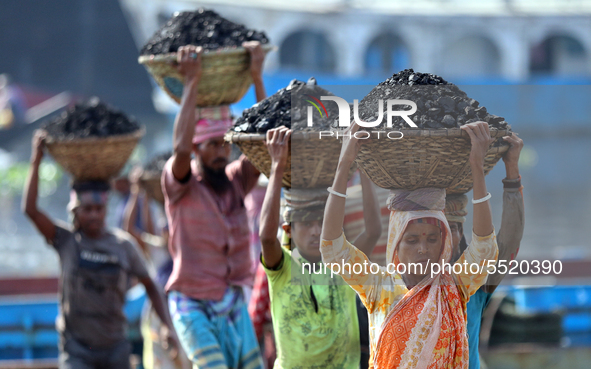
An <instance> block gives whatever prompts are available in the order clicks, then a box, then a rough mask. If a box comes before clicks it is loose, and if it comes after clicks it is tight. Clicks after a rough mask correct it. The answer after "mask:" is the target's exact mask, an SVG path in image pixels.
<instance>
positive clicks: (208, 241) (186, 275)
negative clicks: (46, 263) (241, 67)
mask: <svg viewBox="0 0 591 369" xmlns="http://www.w3.org/2000/svg"><path fill="white" fill-rule="evenodd" d="M244 46H245V47H246V48H247V49H248V50H249V52H250V55H251V68H250V71H251V74H252V77H253V80H254V82H255V89H256V94H257V99H258V100H261V99H263V98H264V88H263V84H262V78H261V70H262V64H263V60H264V53H263V51H262V49H261V47H260V45H258V43H255V44H252V43H251V44H246V45H244ZM177 61H178V64H179V67H178V68H179V72H180V73H181V74H182V75H183V76H184V79H185V80H184V82H185V85H184V86H185V87H184V90H183V97H182V101H181V109H180V111H179V114H178V115H177V117H176V121H175V124H174V137H173V140H174V141H173V147H174V154H173V156H172V157H171V159H170V160H169V161H168V162H167V163H166V165H165V167H164V171H163V174H162V188H163V192H164V197H165V208H166V216H167V218H168V224H169V227H170V236H169V249H170V254H171V256H172V259H173V264H174V266H173V270H172V274H171V275H170V278H169V280H168V283H167V285H166V291H167V292H168V301H169V306H170V313H171V316H172V321H173V324H174V326H175V329H176V331H177V332H178V335H179V340H180V342H181V344H182V346H183V348H184V350H185V352H186V353H187V355H188V356H189V359H191V361H192V363H193V366H194V367H198V368H216V369H217V368H219V369H222V368H223V369H226V368H242V369H253V368H262V367H263V363H262V360H261V355H260V352H259V347H258V344H257V340H256V336H255V333H254V330H253V328H252V323H251V321H250V318H249V316H248V310H247V306H246V303H245V301H244V292H243V287H246V286H250V285H251V284H252V280H253V275H252V263H253V261H252V258H251V254H250V245H249V238H250V237H249V230H248V220H247V214H246V208H245V206H244V197H245V196H246V194H248V192H249V191H250V190H251V189H252V188H253V187H254V186H255V185H256V183H257V180H258V177H259V175H260V173H259V172H258V170H256V168H255V167H254V166H253V165H252V164H251V163H250V162H249V161H248V160H247V159H246V157H244V156H242V157H240V158H239V159H238V160H236V161H234V162H232V163H228V158H229V156H230V146H229V145H228V144H227V143H226V142H225V141H224V139H223V136H224V133H225V132H226V131H227V130H228V128H229V127H230V125H231V123H232V122H231V120H230V110H229V107H228V106H218V107H212V108H198V109H195V104H196V98H197V89H198V86H199V81H200V77H201V48H200V47H194V46H185V47H181V48H179V51H178V53H177ZM193 153H194V154H195V158H194V159H192V158H191V154H193Z"/></svg>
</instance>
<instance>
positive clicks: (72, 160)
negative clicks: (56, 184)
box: [46, 129, 144, 181]
mask: <svg viewBox="0 0 591 369" xmlns="http://www.w3.org/2000/svg"><path fill="white" fill-rule="evenodd" d="M143 135H144V129H140V130H138V131H136V132H134V133H130V134H126V135H120V136H110V137H89V138H80V139H65V140H64V139H58V138H53V137H51V136H50V137H48V138H47V140H46V147H47V151H48V152H49V154H50V155H51V156H52V157H53V158H54V159H55V161H56V162H57V163H58V164H60V165H61V166H62V167H63V168H64V170H66V171H67V172H68V173H70V174H71V175H72V177H74V179H76V180H79V181H102V180H108V179H110V178H113V177H115V176H117V174H119V172H120V171H121V169H123V167H124V166H125V163H126V162H127V159H129V157H130V156H131V154H132V153H133V150H134V149H135V147H136V145H137V143H138V142H139V140H140V139H141V138H142V137H143Z"/></svg>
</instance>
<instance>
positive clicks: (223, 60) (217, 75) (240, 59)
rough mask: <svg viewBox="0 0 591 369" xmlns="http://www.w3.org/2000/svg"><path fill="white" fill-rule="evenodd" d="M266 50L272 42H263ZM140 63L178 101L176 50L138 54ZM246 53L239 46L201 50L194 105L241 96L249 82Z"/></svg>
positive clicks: (215, 103) (179, 80)
mask: <svg viewBox="0 0 591 369" xmlns="http://www.w3.org/2000/svg"><path fill="white" fill-rule="evenodd" d="M263 49H264V50H265V51H266V52H269V51H270V50H273V47H272V46H267V45H265V46H263ZM139 63H140V64H143V65H144V66H145V67H146V69H147V70H148V72H149V73H150V74H151V75H152V77H154V80H155V81H156V82H157V83H158V85H159V86H160V87H161V88H162V89H163V90H164V91H165V92H166V93H167V94H168V96H170V97H171V98H172V99H173V100H174V101H176V102H177V103H179V104H180V102H181V97H182V96H183V87H184V85H183V82H182V80H183V78H182V77H181V74H180V73H179V71H178V70H177V64H176V54H166V55H149V56H140V57H139ZM249 66H250V56H249V54H248V51H247V50H246V49H244V48H243V47H237V48H235V49H230V50H219V51H213V52H204V53H203V55H202V67H201V68H202V72H201V73H202V74H201V81H200V82H199V89H198V92H197V104H196V106H198V107H207V106H218V105H230V104H233V103H236V102H238V101H240V100H241V99H242V97H243V96H244V95H245V94H246V92H248V89H249V88H250V85H251V84H252V77H251V75H250V70H249Z"/></svg>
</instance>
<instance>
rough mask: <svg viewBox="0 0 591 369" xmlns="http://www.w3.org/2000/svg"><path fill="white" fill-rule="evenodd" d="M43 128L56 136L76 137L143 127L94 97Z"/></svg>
mask: <svg viewBox="0 0 591 369" xmlns="http://www.w3.org/2000/svg"><path fill="white" fill-rule="evenodd" d="M42 128H43V129H45V130H46V131H47V132H48V134H49V136H51V137H53V138H56V139H76V138H86V137H108V136H117V135H124V134H128V133H132V132H135V131H137V130H138V129H140V126H139V124H138V123H137V122H136V121H135V119H133V118H131V117H128V116H127V115H125V114H124V113H123V112H121V111H119V110H118V109H115V108H114V107H112V106H109V105H107V104H105V103H103V102H101V101H100V100H99V98H97V97H93V98H91V99H89V100H88V101H87V102H82V103H77V104H75V105H74V106H72V107H70V108H68V110H66V111H64V112H63V113H62V114H61V115H59V116H58V117H56V118H54V119H52V120H51V121H49V122H48V123H46V124H45V125H44V126H43V127H42Z"/></svg>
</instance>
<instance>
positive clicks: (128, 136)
mask: <svg viewBox="0 0 591 369" xmlns="http://www.w3.org/2000/svg"><path fill="white" fill-rule="evenodd" d="M42 131H43V132H45V133H47V131H46V130H45V129H42ZM145 134H146V127H145V126H143V125H142V126H140V128H139V129H137V130H135V131H133V132H131V133H125V134H122V135H114V136H107V137H81V138H75V139H67V138H66V139H58V138H55V137H53V136H50V135H49V134H48V133H47V138H46V140H45V142H46V144H47V145H55V144H66V143H67V144H74V145H77V144H87V143H92V142H117V141H129V140H131V139H141V138H142V137H143V136H144V135H145Z"/></svg>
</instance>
